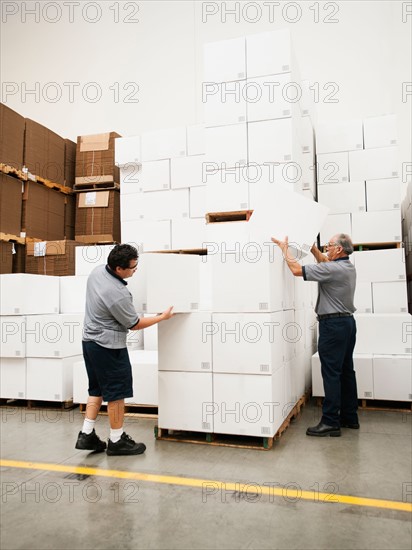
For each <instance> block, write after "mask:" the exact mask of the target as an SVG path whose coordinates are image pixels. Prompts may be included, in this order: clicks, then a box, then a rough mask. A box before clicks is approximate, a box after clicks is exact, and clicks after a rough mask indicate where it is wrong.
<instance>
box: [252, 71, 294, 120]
mask: <svg viewBox="0 0 412 550" xmlns="http://www.w3.org/2000/svg"><path fill="white" fill-rule="evenodd" d="M300 94H301V88H300V85H299V83H296V82H293V80H292V76H291V74H290V73H285V74H275V75H271V76H262V77H256V78H249V79H248V80H247V83H246V87H245V88H244V91H243V95H244V96H245V97H246V99H247V120H248V122H256V121H262V120H272V119H277V118H290V117H292V115H295V116H296V118H297V119H298V118H300V117H298V114H300V110H299V106H298V98H299V95H300ZM298 122H299V120H296V123H297V124H298Z"/></svg>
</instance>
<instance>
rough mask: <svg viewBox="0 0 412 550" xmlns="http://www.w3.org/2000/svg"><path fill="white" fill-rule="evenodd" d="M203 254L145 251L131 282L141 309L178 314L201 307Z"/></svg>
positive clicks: (130, 287)
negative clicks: (171, 308)
mask: <svg viewBox="0 0 412 550" xmlns="http://www.w3.org/2000/svg"><path fill="white" fill-rule="evenodd" d="M199 263H200V259H199V256H197V255H193V254H142V255H141V256H140V259H139V269H138V271H137V273H136V275H135V276H134V277H132V278H131V279H130V280H129V281H128V284H129V290H130V292H131V293H132V295H133V299H134V305H135V308H136V310H137V311H141V312H149V313H153V312H155V313H161V312H163V311H165V310H166V309H167V308H169V307H171V306H173V307H174V312H175V313H190V312H192V311H197V310H198V309H199Z"/></svg>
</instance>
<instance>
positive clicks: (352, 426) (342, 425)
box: [340, 422, 360, 430]
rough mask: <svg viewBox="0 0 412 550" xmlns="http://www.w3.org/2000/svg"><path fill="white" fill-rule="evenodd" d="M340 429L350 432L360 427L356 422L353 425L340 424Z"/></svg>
mask: <svg viewBox="0 0 412 550" xmlns="http://www.w3.org/2000/svg"><path fill="white" fill-rule="evenodd" d="M340 427H341V428H350V429H351V430H359V428H360V426H359V424H358V423H357V422H356V423H353V424H351V423H350V422H341V423H340Z"/></svg>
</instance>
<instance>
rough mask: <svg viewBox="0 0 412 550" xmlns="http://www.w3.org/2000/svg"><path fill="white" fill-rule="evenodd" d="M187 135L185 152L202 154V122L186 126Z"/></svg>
mask: <svg viewBox="0 0 412 550" xmlns="http://www.w3.org/2000/svg"><path fill="white" fill-rule="evenodd" d="M186 135H187V154H188V155H190V156H192V155H204V154H205V152H206V147H205V126H204V124H194V125H193V126H188V127H187V128H186Z"/></svg>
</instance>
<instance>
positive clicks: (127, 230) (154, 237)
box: [122, 220, 171, 252]
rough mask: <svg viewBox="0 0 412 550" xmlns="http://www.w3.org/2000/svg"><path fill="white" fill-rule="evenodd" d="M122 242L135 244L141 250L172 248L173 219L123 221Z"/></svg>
mask: <svg viewBox="0 0 412 550" xmlns="http://www.w3.org/2000/svg"><path fill="white" fill-rule="evenodd" d="M122 242H124V243H129V244H131V245H133V246H135V247H136V248H138V249H139V252H151V251H157V250H170V249H171V221H170V220H160V221H150V220H138V221H127V222H126V221H123V222H122Z"/></svg>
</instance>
